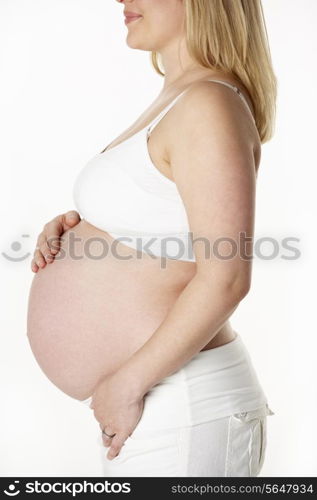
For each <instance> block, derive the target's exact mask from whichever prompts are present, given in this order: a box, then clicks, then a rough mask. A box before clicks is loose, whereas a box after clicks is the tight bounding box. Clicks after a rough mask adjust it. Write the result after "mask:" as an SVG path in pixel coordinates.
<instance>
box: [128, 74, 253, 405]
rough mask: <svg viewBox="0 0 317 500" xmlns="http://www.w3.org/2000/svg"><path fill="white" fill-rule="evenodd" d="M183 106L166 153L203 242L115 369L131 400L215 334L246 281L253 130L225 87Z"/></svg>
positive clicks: (192, 94)
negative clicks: (152, 326) (148, 331)
mask: <svg viewBox="0 0 317 500" xmlns="http://www.w3.org/2000/svg"><path fill="white" fill-rule="evenodd" d="M181 100H182V101H183V102H182V104H180V105H179V106H178V109H177V110H175V112H174V113H173V115H172V114H171V116H170V117H169V119H170V120H171V121H170V129H172V130H173V131H174V132H173V133H172V134H171V135H170V137H169V139H170V140H169V144H168V154H169V160H170V164H171V167H172V172H173V177H174V180H175V181H176V184H177V187H178V190H179V192H180V195H181V197H182V199H183V201H184V205H185V208H186V211H187V215H188V220H189V225H190V229H191V232H192V234H193V239H194V240H195V239H196V238H203V240H202V241H197V242H196V243H195V242H194V244H193V250H194V253H195V257H196V263H197V273H196V275H195V277H194V278H193V279H192V280H191V281H190V282H189V284H188V285H187V286H186V288H185V289H184V290H183V292H182V293H181V294H180V295H179V297H178V299H177V301H176V302H175V304H174V306H173V307H172V308H171V310H170V311H169V313H168V315H167V317H166V318H165V320H164V321H163V322H162V324H161V325H160V326H159V328H158V329H157V330H156V331H155V333H154V334H153V335H152V337H151V338H150V339H149V340H148V341H147V342H146V343H145V344H144V345H143V346H142V347H141V348H140V349H139V350H138V351H136V352H135V353H134V355H133V356H131V357H130V358H129V360H128V361H127V362H126V363H124V365H122V367H121V368H120V371H121V374H124V375H125V376H126V379H127V380H129V387H130V390H131V391H132V392H134V393H135V397H136V398H139V397H140V396H142V395H144V394H145V393H146V392H147V391H148V390H149V389H150V388H151V387H152V386H154V385H155V384H156V383H158V382H159V381H160V380H161V379H162V378H164V377H166V376H168V375H170V374H171V373H173V372H175V371H177V370H178V369H179V368H181V367H182V365H184V363H185V362H186V361H188V360H189V359H190V358H191V357H192V356H193V355H195V354H196V353H197V352H198V351H200V350H201V348H202V347H203V346H204V345H205V344H207V343H208V341H210V340H211V339H212V338H213V337H214V336H215V335H216V334H217V332H218V331H219V329H220V328H221V327H222V326H223V324H224V323H225V322H226V320H227V319H228V318H229V317H230V315H231V314H232V312H233V311H234V310H235V309H236V307H237V305H238V304H239V302H240V301H241V300H242V299H243V298H244V297H245V295H246V294H247V293H248V290H249V288H250V282H251V266H252V261H251V258H250V257H249V258H247V255H249V256H250V255H251V254H252V239H253V229H254V212H255V184H256V169H255V164H254V143H255V139H254V138H255V137H256V136H255V129H254V125H253V123H252V121H251V120H250V117H249V115H248V111H247V110H246V109H245V107H244V104H243V103H242V102H240V98H239V97H238V96H237V95H236V94H235V93H233V92H232V90H229V89H227V88H224V87H223V86H219V85H216V86H215V85H210V84H209V83H208V82H202V83H199V84H197V85H196V86H195V87H194V88H193V89H192V90H190V91H189V92H187V94H185V96H184V97H183V98H182V99H181ZM181 100H180V101H181ZM180 101H179V102H180ZM173 125H174V126H173ZM247 238H249V240H248V239H247ZM194 240H193V241H194ZM245 240H246V241H247V243H246V244H244V241H245ZM217 242H218V243H217ZM206 244H207V248H208V246H209V248H210V250H211V256H210V257H208V255H206V253H205V249H206V246H205V245H206ZM213 244H214V247H213V246H212V245H213ZM212 249H213V250H214V252H212ZM228 256H229V258H228ZM162 272H164V270H162Z"/></svg>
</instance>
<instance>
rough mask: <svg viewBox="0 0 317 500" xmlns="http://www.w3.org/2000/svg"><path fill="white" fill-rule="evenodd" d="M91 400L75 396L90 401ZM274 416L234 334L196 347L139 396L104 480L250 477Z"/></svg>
mask: <svg viewBox="0 0 317 500" xmlns="http://www.w3.org/2000/svg"><path fill="white" fill-rule="evenodd" d="M90 401H91V398H87V399H86V400H84V401H82V402H83V403H85V404H87V405H89V403H90ZM268 415H274V413H273V412H272V410H271V409H270V408H269V406H268V403H267V400H266V397H265V395H264V392H263V390H262V388H261V386H260V384H259V381H258V379H257V376H256V373H255V370H254V367H253V365H252V362H251V359H250V356H249V354H248V351H247V349H246V347H245V345H244V344H243V342H242V339H241V337H240V336H239V335H238V334H237V337H236V339H235V340H233V341H232V342H229V343H228V344H225V345H223V346H220V347H216V348H214V349H210V350H209V351H201V352H200V353H198V354H197V355H196V356H194V358H192V359H191V360H190V361H189V362H188V363H187V364H186V365H184V367H183V368H182V369H181V370H179V371H178V372H175V373H174V374H172V375H171V376H169V377H166V378H165V379H163V380H162V381H161V382H160V383H159V384H157V385H156V386H154V387H153V388H152V389H151V390H150V391H149V393H147V394H146V396H145V404H144V409H143V414H142V416H141V419H140V421H139V422H138V425H137V426H136V428H135V429H134V431H133V432H132V434H131V435H130V436H129V437H128V438H127V440H126V441H125V443H124V445H123V447H122V448H121V450H120V452H119V454H118V455H117V456H116V457H115V458H114V459H112V460H109V459H108V458H107V453H108V450H109V447H105V446H104V444H103V440H102V435H101V433H100V439H99V441H98V443H99V448H100V456H101V460H102V464H103V472H104V476H105V477H145V476H150V477H168V476H169V477H195V476H196V477H225V476H231V477H232V476H233V477H239V476H240V477H256V476H257V475H258V474H259V473H260V471H261V469H262V466H263V462H264V458H265V451H266V444H267V416H268Z"/></svg>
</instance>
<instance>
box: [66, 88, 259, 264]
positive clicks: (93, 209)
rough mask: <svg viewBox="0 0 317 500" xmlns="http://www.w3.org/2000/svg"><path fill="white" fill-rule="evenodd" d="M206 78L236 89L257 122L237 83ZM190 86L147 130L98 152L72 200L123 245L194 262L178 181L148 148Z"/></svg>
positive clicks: (78, 181) (81, 174)
mask: <svg viewBox="0 0 317 500" xmlns="http://www.w3.org/2000/svg"><path fill="white" fill-rule="evenodd" d="M207 81H211V82H217V83H221V84H223V85H226V86H228V87H230V88H231V89H233V90H234V91H235V92H236V93H237V94H238V95H239V96H240V97H241V99H242V100H243V101H244V103H245V104H246V106H247V109H248V110H249V112H250V114H251V116H252V119H253V121H255V120H254V117H253V115H252V112H251V109H250V107H249V105H248V103H247V101H246V99H245V97H244V96H243V95H242V93H241V91H240V89H239V88H238V87H235V86H234V85H231V84H229V83H227V82H224V81H221V80H207ZM187 90H188V87H187V88H186V89H185V90H184V91H183V92H181V93H180V94H179V95H178V96H176V98H175V99H173V100H172V101H171V102H170V103H169V104H168V105H167V106H166V107H165V108H164V109H163V110H162V111H161V113H159V115H158V116H157V117H156V118H155V119H154V120H153V121H152V122H151V123H150V124H149V125H147V126H146V127H144V128H143V129H142V130H140V131H139V132H137V133H136V134H134V135H132V136H131V137H129V138H128V139H126V140H124V141H123V142H121V143H119V144H117V145H116V146H113V147H111V148H110V149H109V150H107V149H106V150H105V151H104V152H101V153H98V154H97V155H95V156H93V158H92V159H91V160H89V161H88V163H87V164H86V165H85V166H84V167H83V168H82V169H81V171H80V172H79V174H78V176H77V178H76V180H75V183H74V187H73V199H74V203H75V206H76V209H77V211H78V212H79V214H80V216H81V218H82V219H84V220H86V221H87V222H89V223H90V224H92V225H94V226H95V227H97V228H99V229H101V230H103V231H106V232H107V233H109V234H110V236H112V237H113V238H114V239H115V240H120V241H121V242H122V243H123V244H124V245H127V246H128V247H131V248H134V249H137V250H140V251H141V252H145V253H147V254H150V255H151V254H152V255H154V256H156V257H165V258H169V259H176V260H184V261H191V262H195V254H194V252H193V245H192V239H191V234H190V228H189V225H188V220H187V215H186V211H185V207H184V203H183V200H182V198H181V196H180V194H179V192H178V189H177V185H176V183H175V182H174V181H172V180H170V179H169V178H168V177H166V176H165V175H164V174H162V173H161V172H160V171H159V170H158V169H157V168H156V166H155V165H154V164H153V162H152V160H151V158H150V155H149V151H148V146H147V141H148V139H149V136H150V133H151V131H152V130H153V128H154V127H155V126H156V125H157V124H158V122H159V121H160V120H161V119H162V118H163V117H164V116H165V114H166V113H167V112H168V111H169V110H170V109H171V108H172V106H173V105H174V104H175V103H176V102H177V101H178V99H179V98H180V97H181V96H182V95H183V94H184V93H185V92H186V91H187ZM110 144H111V143H110ZM141 255H142V254H141Z"/></svg>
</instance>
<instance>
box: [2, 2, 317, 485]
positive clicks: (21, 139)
mask: <svg viewBox="0 0 317 500" xmlns="http://www.w3.org/2000/svg"><path fill="white" fill-rule="evenodd" d="M263 6H264V10H265V14H266V22H267V29H268V33H269V37H270V44H271V51H272V57H273V63H274V68H275V72H276V74H277V77H278V80H279V97H278V118H277V123H276V133H275V137H274V139H273V140H272V141H271V142H270V143H268V144H266V145H264V146H263V150H262V162H261V166H260V170H259V175H258V184H257V212H256V238H259V237H262V236H269V237H273V238H276V240H277V241H278V242H279V244H281V240H282V239H283V238H285V237H288V236H293V237H296V238H299V239H300V241H299V243H297V244H296V246H297V247H298V248H299V249H300V251H301V256H300V258H299V259H297V260H295V261H289V260H285V259H283V258H281V255H282V254H283V255H290V252H288V251H285V250H283V249H282V248H281V249H280V250H281V251H280V253H279V256H278V257H277V258H275V259H274V260H263V259H262V260H260V259H256V258H255V261H254V266H253V281H252V289H251V292H250V293H249V294H248V296H247V297H246V298H245V299H244V301H243V302H242V303H241V304H240V307H239V308H238V310H237V311H236V312H235V314H234V316H233V317H232V325H233V327H234V328H235V329H236V330H237V331H239V333H240V335H241V336H242V338H243V340H244V342H245V344H246V345H247V347H248V349H249V352H250V354H251V356H252V359H253V363H254V365H255V367H256V370H257V373H258V376H259V379H260V381H261V384H262V386H263V388H264V390H265V392H266V395H267V397H268V400H269V403H270V407H271V408H272V410H273V411H274V412H275V415H274V416H271V417H268V419H267V420H268V443H267V451H266V459H265V463H264V466H263V469H262V472H261V475H262V476H309V475H316V471H317V456H316V449H317V434H316V415H317V398H316V349H317V340H316V334H317V329H316V321H315V317H314V314H315V311H316V258H315V254H316V215H317V213H316V205H315V204H314V203H313V199H314V196H315V194H316V180H317V178H316V167H317V165H316V115H317V106H316V97H315V96H316V94H315V91H316V88H317V72H316V64H315V62H316V53H317V34H316V21H317V4H316V1H315V0H302V1H301V2H298V0H263ZM122 8H123V6H122V5H119V4H118V3H117V2H115V0H106V1H104V0H90V1H89V2H87V1H84V0H0V51H1V52H0V65H1V66H0V72H1V87H0V99H1V101H0V109H1V115H0V141H1V148H0V165H1V184H0V186H1V193H0V210H1V252H6V253H7V254H9V255H11V256H13V257H19V256H20V257H21V256H24V255H27V253H28V252H30V254H32V253H33V251H34V247H35V241H36V238H37V235H38V233H39V232H40V231H41V229H42V226H43V224H44V223H45V222H47V221H48V220H50V219H51V218H52V217H54V216H55V215H57V214H59V213H62V212H65V211H67V210H70V209H74V208H75V207H74V203H73V200H72V186H73V181H74V178H75V176H76V175H77V173H78V171H79V169H81V168H82V167H83V166H84V164H85V163H86V162H87V161H88V160H89V159H90V158H91V157H92V156H93V155H95V154H96V153H98V152H100V151H101V150H102V149H103V148H104V147H105V146H106V145H107V144H108V143H109V142H110V141H111V140H113V139H114V138H115V137H116V136H118V135H119V134H120V133H121V132H122V131H123V130H124V129H125V128H127V127H128V126H129V125H130V124H131V123H132V122H133V121H134V120H135V119H136V118H137V116H139V115H140V114H141V113H142V112H143V110H144V109H145V108H146V107H147V106H148V105H149V104H150V103H151V101H153V100H154V98H155V97H156V95H157V94H158V93H159V91H160V89H161V86H162V84H163V81H162V79H161V77H160V76H158V75H157V74H156V73H155V72H154V70H153V69H152V68H151V66H150V63H149V57H150V56H149V53H147V52H142V51H137V50H131V49H130V48H129V47H127V45H126V43H125V38H126V26H125V25H124V23H123V18H122ZM23 234H29V235H30V236H29V237H23V236H22V235H23ZM13 242H20V244H21V248H20V250H14V249H12V248H11V244H12V243H13ZM267 250H268V253H269V252H270V251H271V247H268V248H267ZM30 261H31V256H29V257H26V258H25V259H23V260H22V261H21V262H12V261H9V260H8V259H6V258H5V257H4V256H3V255H0V269H1V306H3V307H2V308H1V316H0V322H1V323H0V327H1V338H0V343H1V345H0V370H1V371H0V389H1V392H0V397H1V413H0V449H1V455H0V474H1V475H2V476H19V475H21V476H68V475H69V476H99V475H101V474H102V471H101V465H100V456H99V453H98V450H97V438H98V436H99V432H100V430H99V426H98V423H97V421H96V420H95V419H94V417H93V413H92V412H91V410H89V409H88V407H86V406H83V405H82V404H81V403H79V402H77V401H76V400H74V399H72V398H70V397H69V396H66V395H65V394H64V393H62V392H61V391H60V390H59V389H57V388H56V387H55V386H53V384H52V383H51V382H50V381H49V380H48V379H47V378H46V377H45V375H44V374H43V372H42V371H41V370H40V368H39V367H38V365H37V363H36V361H35V360H34V358H33V356H32V353H31V350H30V347H29V345H28V341H27V337H26V312H27V298H28V292H29V288H30V285H31V281H32V278H33V273H32V272H31V270H30ZM53 265H54V264H53ZM65 307H67V306H66V305H65Z"/></svg>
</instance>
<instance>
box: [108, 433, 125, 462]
mask: <svg viewBox="0 0 317 500" xmlns="http://www.w3.org/2000/svg"><path fill="white" fill-rule="evenodd" d="M126 439H127V436H126V437H124V436H123V435H122V434H116V435H115V436H114V437H113V438H112V439H111V444H110V450H109V451H108V453H107V458H109V459H110V460H111V459H112V458H114V457H116V456H117V455H119V453H120V451H121V448H122V446H123V445H124V442H125V440H126Z"/></svg>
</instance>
